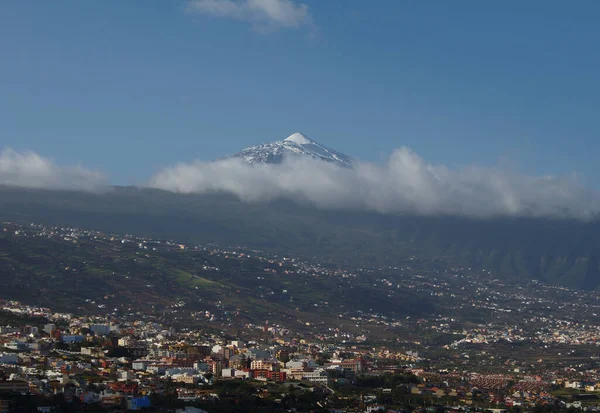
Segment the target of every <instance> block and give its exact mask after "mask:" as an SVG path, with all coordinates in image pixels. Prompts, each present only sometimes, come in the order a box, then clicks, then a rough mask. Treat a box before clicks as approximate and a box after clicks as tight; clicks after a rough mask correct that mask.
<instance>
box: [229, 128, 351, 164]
mask: <svg viewBox="0 0 600 413" xmlns="http://www.w3.org/2000/svg"><path fill="white" fill-rule="evenodd" d="M300 156H309V157H311V158H313V159H317V160H321V161H327V162H332V163H335V164H338V165H340V166H345V167H349V166H352V158H350V157H349V156H347V155H344V154H343V153H340V152H337V151H334V150H333V149H329V148H327V147H326V146H323V145H321V144H320V143H318V142H316V141H314V140H312V139H310V138H309V137H308V136H306V135H304V134H302V133H300V132H296V133H294V134H292V135H290V136H288V137H287V138H285V139H284V140H282V141H275V142H271V143H263V144H262V145H256V146H251V147H249V148H246V149H244V150H243V151H241V152H238V153H236V154H233V155H230V156H228V157H227V158H241V159H243V160H244V161H246V162H247V163H250V164H255V163H270V164H277V163H281V162H282V161H283V160H284V159H285V158H290V157H300Z"/></svg>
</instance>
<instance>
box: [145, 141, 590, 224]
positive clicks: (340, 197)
mask: <svg viewBox="0 0 600 413" xmlns="http://www.w3.org/2000/svg"><path fill="white" fill-rule="evenodd" d="M150 186H152V187H155V188H161V189H165V190H169V191H175V192H183V193H210V192H227V193H232V194H235V195H236V196H237V197H239V198H240V199H241V200H242V201H245V202H265V201H270V200H274V199H277V198H287V199H292V200H295V201H299V202H303V203H308V204H312V205H315V206H317V207H321V208H350V209H364V210H371V211H377V212H381V213H417V214H423V215H444V214H448V215H460V216H470V217H481V218H485V217H492V216H532V217H574V218H578V219H590V218H592V217H594V216H596V215H597V214H598V213H599V212H600V194H599V193H598V192H597V191H593V190H589V189H587V188H585V187H584V186H582V185H581V184H580V183H579V181H578V180H577V178H576V177H575V176H565V177H553V176H530V175H527V174H524V173H520V172H517V171H513V170H509V169H505V168H502V167H481V166H468V167H463V168H455V169H453V168H449V167H446V166H444V165H431V164H428V163H426V162H425V161H424V160H423V159H422V158H421V157H419V156H418V155H417V154H415V153H414V152H412V151H411V150H409V149H407V148H401V149H398V150H396V151H395V152H394V153H393V154H392V155H391V156H390V158H389V160H388V161H387V163H386V164H385V165H375V164H370V163H360V162H359V163H357V164H356V165H355V167H354V168H343V167H338V166H336V165H334V164H331V163H327V162H322V161H317V160H313V159H304V158H302V159H300V158H298V159H296V158H294V159H287V160H285V161H284V163H283V164H280V165H265V164H261V165H248V164H246V163H244V162H243V161H241V160H239V159H225V160H220V161H217V162H194V163H190V164H185V163H182V164H179V165H176V166H173V167H170V168H167V169H165V170H163V171H161V172H159V173H158V174H156V175H155V176H154V177H153V178H152V179H151V182H150Z"/></svg>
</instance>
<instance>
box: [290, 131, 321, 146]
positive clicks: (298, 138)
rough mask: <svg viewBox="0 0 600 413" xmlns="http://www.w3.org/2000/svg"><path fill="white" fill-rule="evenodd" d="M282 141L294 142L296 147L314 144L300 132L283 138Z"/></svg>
mask: <svg viewBox="0 0 600 413" xmlns="http://www.w3.org/2000/svg"><path fill="white" fill-rule="evenodd" d="M284 141H286V142H294V143H297V144H298V145H308V144H309V143H314V142H313V140H312V139H310V138H309V137H308V136H306V135H304V134H303V133H301V132H296V133H293V134H291V135H290V136H288V137H287V138H285V139H284Z"/></svg>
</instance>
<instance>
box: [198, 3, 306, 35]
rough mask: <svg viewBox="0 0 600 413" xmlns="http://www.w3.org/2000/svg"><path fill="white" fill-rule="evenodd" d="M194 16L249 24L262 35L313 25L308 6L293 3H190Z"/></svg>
mask: <svg viewBox="0 0 600 413" xmlns="http://www.w3.org/2000/svg"><path fill="white" fill-rule="evenodd" d="M187 9H188V10H189V11H191V12H197V13H202V14H207V15H211V16H215V17H221V18H228V19H234V20H241V21H247V22H250V23H252V25H253V26H254V27H255V28H257V29H260V30H262V31H269V30H273V29H278V28H288V29H289V28H298V27H301V26H304V25H310V24H311V23H312V16H311V14H310V12H309V10H308V6H307V5H305V4H302V3H296V2H295V1H293V0H190V1H189V3H188V7H187Z"/></svg>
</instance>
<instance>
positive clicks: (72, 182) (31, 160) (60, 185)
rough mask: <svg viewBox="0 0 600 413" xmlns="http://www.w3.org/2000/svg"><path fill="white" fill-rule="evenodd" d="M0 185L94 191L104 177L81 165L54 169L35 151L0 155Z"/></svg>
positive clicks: (100, 185)
mask: <svg viewBox="0 0 600 413" xmlns="http://www.w3.org/2000/svg"><path fill="white" fill-rule="evenodd" d="M0 185H11V186H20V187H26V188H45V189H77V190H96V189H99V188H101V187H103V186H105V185H106V180H105V177H104V176H103V175H102V174H100V173H98V172H94V171H90V170H88V169H85V168H83V167H81V166H66V167H65V166H58V165H56V164H55V163H54V162H52V161H51V160H49V159H47V158H44V157H42V156H40V155H38V154H36V153H35V152H16V151H14V150H12V149H10V148H8V149H3V150H2V151H1V152H0Z"/></svg>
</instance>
